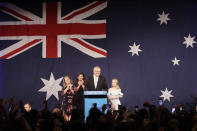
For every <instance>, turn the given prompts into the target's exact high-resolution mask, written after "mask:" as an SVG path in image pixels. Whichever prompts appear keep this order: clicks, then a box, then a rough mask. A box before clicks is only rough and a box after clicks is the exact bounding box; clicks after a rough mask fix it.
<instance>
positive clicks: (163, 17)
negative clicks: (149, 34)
mask: <svg viewBox="0 0 197 131" xmlns="http://www.w3.org/2000/svg"><path fill="white" fill-rule="evenodd" d="M168 15H169V13H168V14H165V13H164V11H163V12H162V14H158V16H159V18H158V19H157V21H160V25H162V24H163V23H165V24H166V25H167V21H168V20H171V19H170V18H169V17H168Z"/></svg>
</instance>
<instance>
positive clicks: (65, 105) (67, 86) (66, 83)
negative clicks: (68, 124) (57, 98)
mask: <svg viewBox="0 0 197 131" xmlns="http://www.w3.org/2000/svg"><path fill="white" fill-rule="evenodd" d="M62 97H63V100H62V110H63V117H64V119H65V120H66V121H70V119H71V111H72V105H73V97H74V86H73V81H72V79H71V77H70V76H65V77H64V79H63V89H62Z"/></svg>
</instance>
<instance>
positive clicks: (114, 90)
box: [107, 78, 123, 110]
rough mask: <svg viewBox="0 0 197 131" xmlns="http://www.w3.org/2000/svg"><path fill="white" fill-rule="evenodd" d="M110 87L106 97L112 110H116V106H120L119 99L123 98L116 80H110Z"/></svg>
mask: <svg viewBox="0 0 197 131" xmlns="http://www.w3.org/2000/svg"><path fill="white" fill-rule="evenodd" d="M111 85H112V87H111V88H109V90H108V94H107V96H108V99H109V102H110V103H111V108H112V110H118V106H119V105H121V103H120V100H119V98H120V97H122V96H123V93H122V92H121V89H120V86H119V81H118V79H116V78H114V79H112V84H111Z"/></svg>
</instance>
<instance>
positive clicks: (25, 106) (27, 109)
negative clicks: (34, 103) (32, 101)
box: [24, 104, 31, 112]
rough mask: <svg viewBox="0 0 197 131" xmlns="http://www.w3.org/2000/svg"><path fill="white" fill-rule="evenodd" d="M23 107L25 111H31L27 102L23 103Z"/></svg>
mask: <svg viewBox="0 0 197 131" xmlns="http://www.w3.org/2000/svg"><path fill="white" fill-rule="evenodd" d="M24 109H25V110H26V112H30V111H31V107H30V105H29V104H25V105H24Z"/></svg>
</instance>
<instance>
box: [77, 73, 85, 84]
mask: <svg viewBox="0 0 197 131" xmlns="http://www.w3.org/2000/svg"><path fill="white" fill-rule="evenodd" d="M80 75H83V80H84V79H85V75H84V73H83V72H81V73H78V74H77V78H76V80H77V82H78V81H79V80H78V77H79V76H80Z"/></svg>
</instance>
